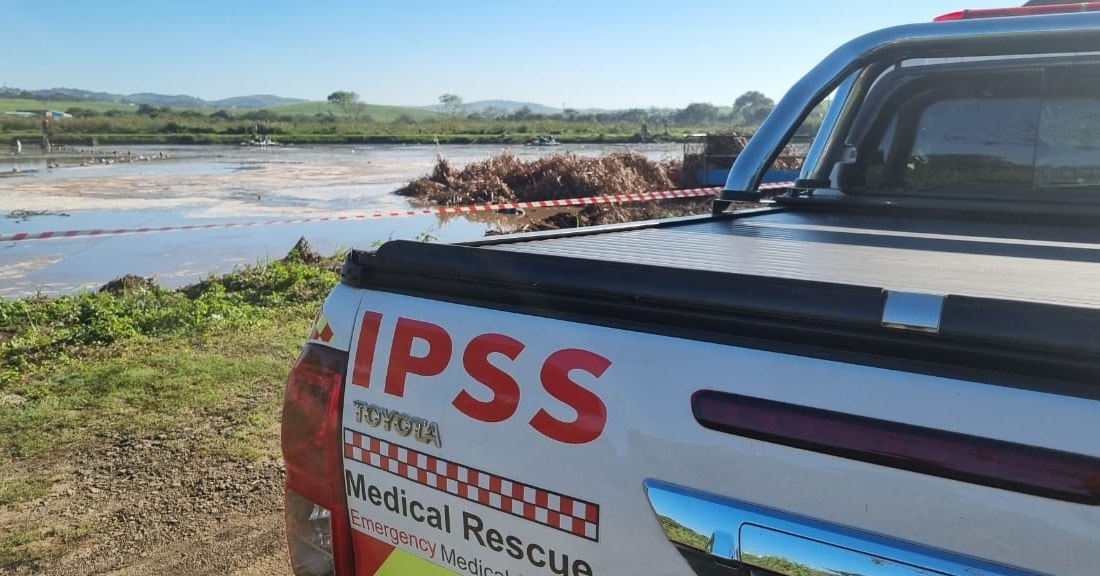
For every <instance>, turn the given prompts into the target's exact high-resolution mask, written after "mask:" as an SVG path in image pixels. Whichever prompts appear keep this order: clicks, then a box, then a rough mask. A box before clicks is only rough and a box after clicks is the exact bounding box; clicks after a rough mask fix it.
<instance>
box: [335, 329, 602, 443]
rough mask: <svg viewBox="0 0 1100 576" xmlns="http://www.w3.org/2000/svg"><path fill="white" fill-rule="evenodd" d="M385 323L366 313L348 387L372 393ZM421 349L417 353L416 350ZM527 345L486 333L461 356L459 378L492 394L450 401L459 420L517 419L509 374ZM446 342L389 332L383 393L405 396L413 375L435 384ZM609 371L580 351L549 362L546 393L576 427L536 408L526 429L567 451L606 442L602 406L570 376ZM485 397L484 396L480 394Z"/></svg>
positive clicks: (543, 372)
mask: <svg viewBox="0 0 1100 576" xmlns="http://www.w3.org/2000/svg"><path fill="white" fill-rule="evenodd" d="M381 321H382V315H381V314H379V313H377V312H366V313H365V314H364V315H363V318H362V330H360V335H359V341H358V343H357V346H356V358H355V366H354V367H353V370H352V373H353V375H354V376H353V378H352V383H353V384H356V385H359V386H364V387H366V386H369V385H370V374H371V369H372V366H373V364H374V356H375V348H376V347H377V344H378V337H379V335H378V333H379V331H380V329H381V323H382V322H381ZM418 343H419V344H420V346H417V344H418ZM526 347H527V346H526V345H525V344H524V343H523V342H520V341H519V340H516V339H515V338H512V337H511V336H506V335H504V334H497V333H489V334H480V335H478V336H475V337H474V338H472V339H471V340H470V341H469V342H467V343H466V345H465V346H464V347H463V349H462V354H461V362H462V368H463V370H464V371H465V372H466V373H467V374H468V375H469V376H470V378H471V379H473V380H474V381H475V382H477V383H478V384H480V385H481V386H483V387H484V388H485V389H486V390H487V391H488V392H489V394H490V396H489V398H488V399H487V400H481V399H479V398H478V396H475V395H474V394H473V393H471V391H470V390H467V389H466V388H465V387H464V388H463V389H462V390H460V391H459V392H458V394H457V395H456V396H455V397H454V399H453V400H452V401H451V405H452V406H454V407H455V408H456V409H457V410H458V411H459V412H462V413H463V414H465V415H466V416H469V417H470V418H473V419H475V420H479V421H481V422H488V423H495V422H505V421H507V420H509V419H511V418H512V417H514V416H515V415H516V412H517V411H518V409H519V401H520V397H521V395H522V389H521V387H520V384H519V382H518V381H516V379H515V378H514V377H513V376H512V375H511V374H510V373H509V368H510V367H512V366H513V365H514V364H515V362H516V361H517V360H518V359H519V358H520V355H521V354H523V351H524V349H526ZM454 350H455V346H454V342H453V340H452V338H451V335H450V334H449V333H448V332H447V331H446V329H444V328H443V327H442V326H439V325H437V324H432V323H431V322H424V321H422V320H414V319H411V318H405V317H401V318H398V319H397V323H396V325H395V327H394V331H393V338H392V343H391V346H390V355H389V362H388V364H387V368H386V374H385V378H384V380H383V382H384V385H383V389H382V391H383V392H385V393H386V394H389V395H391V396H398V397H403V396H404V395H405V384H406V379H407V377H408V376H409V375H410V374H414V375H417V376H427V377H431V376H438V375H440V374H442V373H443V371H444V370H446V369H447V366H449V365H450V363H451V361H452V359H453V358H454V356H455V354H454ZM610 367H611V360H608V359H607V358H605V357H603V356H600V355H599V354H596V353H595V352H591V351H589V350H582V349H580V348H566V349H563V350H558V351H556V352H554V353H552V354H550V355H549V356H548V357H547V358H546V359H545V360H544V361H543V362H542V367H541V369H540V370H539V380H540V383H541V384H542V387H543V389H544V390H545V391H546V393H547V394H549V395H550V396H551V397H552V398H554V399H555V400H557V401H559V402H561V403H562V404H564V405H565V406H567V407H569V408H571V409H572V410H573V411H575V412H576V414H577V416H576V418H574V419H573V420H560V419H558V418H556V417H555V416H554V415H553V414H551V412H550V411H548V410H547V409H546V407H542V408H539V409H538V410H537V411H536V412H535V414H534V415H533V416H531V417H530V419H529V420H528V423H529V424H530V426H531V428H533V429H534V430H536V431H537V432H539V433H540V434H542V435H543V436H546V437H547V438H551V439H553V440H557V441H558V442H562V443H565V444H585V443H588V442H592V441H593V440H596V439H597V438H599V437H600V435H601V434H603V430H604V427H605V426H606V424H607V406H606V405H605V404H604V403H603V400H601V399H600V397H599V396H598V395H596V394H595V393H594V392H592V391H591V390H589V389H587V388H585V387H584V386H582V385H580V384H578V383H577V381H576V380H574V379H573V376H572V375H571V374H572V372H573V371H578V370H579V371H583V372H587V373H588V374H591V375H592V376H593V377H595V378H597V379H598V378H600V377H601V376H603V374H604V373H605V372H606V371H607V369H608V368H610ZM482 395H484V394H482Z"/></svg>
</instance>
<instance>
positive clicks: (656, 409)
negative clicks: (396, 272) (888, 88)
mask: <svg viewBox="0 0 1100 576" xmlns="http://www.w3.org/2000/svg"><path fill="white" fill-rule="evenodd" d="M716 225H725V226H728V225H729V223H728V222H726V223H724V224H722V223H719V224H716ZM706 230H707V228H706V226H701V229H700V231H699V233H700V234H705V233H706ZM755 230H756V232H755V233H756V234H759V235H762V236H765V237H766V236H767V235H769V234H772V235H774V234H777V232H775V231H774V230H775V229H774V228H768V227H767V226H763V225H762V226H759V227H758V228H755ZM746 233H748V232H746ZM832 233H834V232H828V231H819V230H807V229H802V230H801V231H799V232H791V231H790V229H788V230H787V232H784V234H786V235H788V236H790V235H792V234H793V235H795V236H797V235H813V234H832ZM720 236H722V237H725V238H727V239H728V238H733V237H734V235H731V234H728V233H722V234H720ZM686 237H688V235H681V236H678V237H677V238H678V239H679V241H681V242H687V241H686V240H684V238H686ZM592 238H598V236H591V237H587V240H586V237H580V238H577V239H576V240H578V241H582V240H583V241H586V242H588V244H587V245H588V246H592V245H593V242H592V240H591V239H592ZM621 238H627V236H626V235H624V236H622V237H621ZM715 241H718V240H716V239H713V238H711V239H707V240H706V242H703V243H701V244H705V243H712V242H715ZM731 241H732V240H731ZM776 241H777V242H779V243H783V242H788V243H791V242H801V244H800V246H803V247H804V245H807V244H810V243H809V242H804V241H801V240H797V239H792V238H790V237H788V238H786V239H783V238H780V239H778V240H776ZM889 241H890V240H889V237H885V238H884V239H883V240H882V242H883V243H888V242H889ZM930 241H931V239H930ZM629 244H630V243H629V242H627V243H625V244H624V245H629ZM992 244H996V243H995V242H994V243H992ZM538 245H539V243H532V244H531V246H538ZM542 246H543V248H538V250H546V249H550V248H545V247H549V246H553V242H547V243H545V244H542ZM987 246H988V245H987ZM500 249H504V250H522V249H526V248H524V247H523V245H502V246H501V247H500ZM531 249H532V250H535V248H531ZM838 249H839V248H838ZM471 250H472V249H471ZM476 250H478V251H483V249H476ZM753 252H754V253H753V254H750V253H745V252H740V253H734V254H733V255H731V253H730V252H729V251H723V253H724V254H725V257H728V258H736V259H737V261H738V263H739V264H738V267H741V266H752V265H753V264H752V262H753V261H754V260H757V261H759V262H760V264H759V265H760V266H765V265H767V266H771V267H772V268H773V269H774V268H775V267H777V266H782V264H776V261H777V258H778V261H779V262H783V258H784V257H786V258H788V259H789V258H803V257H805V256H800V255H799V251H796V250H792V251H786V252H777V251H775V250H773V251H771V252H772V253H771V254H767V255H765V254H763V253H755V250H754V251H753ZM920 254H921V253H920V252H915V253H914V254H913V257H914V258H920V257H921V256H920ZM598 257H600V258H604V257H607V258H613V257H614V252H607V253H601V255H599V256H598ZM629 257H631V258H633V257H634V255H631V256H629ZM765 258H766V259H767V261H768V262H770V263H769V264H764V263H763V262H764V260H765ZM806 258H807V259H808V261H811V262H813V261H817V262H818V266H817V267H816V268H814V271H815V272H814V273H815V274H827V273H834V272H832V271H834V270H836V269H837V267H835V266H831V265H827V264H832V262H826V261H823V260H820V259H817V258H813V257H806ZM837 258H838V260H837V263H838V264H844V259H843V258H841V257H839V256H837ZM1081 265H1082V266H1083V265H1085V264H1081ZM1087 265H1089V266H1093V265H1095V262H1093V261H1091V260H1090V261H1088V263H1087ZM889 266H893V268H891V270H897V271H899V273H900V272H904V271H905V270H906V269H908V267H907V266H906V265H904V264H901V263H898V262H895V261H893V260H892V259H885V260H884V261H883V267H884V268H888V267H889ZM918 266H919V264H918ZM840 268H843V266H840ZM965 268H966V267H965V266H962V265H960V267H959V268H958V270H960V271H961V270H964V269H965ZM788 270H789V271H790V273H791V274H795V275H797V274H805V272H800V270H803V266H801V265H800V264H791V265H790V267H789V268H788ZM880 271H881V270H880ZM887 277H889V275H888V273H887ZM897 277H898V278H901V277H902V276H897ZM904 277H905V278H907V279H909V280H908V281H911V282H914V283H919V281H920V275H919V274H909V275H905V276H904ZM1032 280H1034V279H1032ZM1036 284H1041V283H1040V282H1037V283H1036ZM912 287H916V288H920V287H921V286H919V285H917V284H913V285H912ZM995 288H996V283H993V282H990V283H989V286H988V289H989V290H993V289H995ZM409 291H410V292H411V291H415V290H414V289H410V290H409ZM975 295H976V296H988V295H989V294H986V293H976V294H975ZM1034 296H1035V299H1043V300H1054V301H1058V302H1064V301H1067V300H1068V299H1070V298H1075V299H1078V300H1079V299H1082V298H1083V299H1086V300H1087V299H1089V298H1092V299H1095V298H1096V295H1095V293H1092V294H1081V293H1079V292H1077V291H1073V290H1067V291H1063V290H1061V288H1059V287H1057V286H1054V285H1053V284H1050V285H1046V284H1044V285H1043V286H1042V288H1041V289H1040V288H1036V289H1035V290H1034ZM441 298H446V296H441ZM527 298H528V301H529V303H530V304H531V305H532V306H537V305H538V300H539V299H540V297H539V295H538V293H537V292H534V293H532V294H530V295H529V296H528V297H527ZM1082 304H1085V305H1087V304H1088V303H1085V302H1082ZM501 307H507V306H503V305H502V306H501ZM577 320H578V319H562V318H550V317H547V315H545V314H543V315H538V316H534V315H529V314H524V313H519V312H518V311H508V310H500V309H497V310H494V309H487V308H483V307H480V306H470V305H466V304H462V303H459V302H446V301H442V300H441V299H436V298H431V299H427V298H421V297H417V296H415V295H409V294H400V293H396V292H390V291H380V290H364V291H362V298H361V303H360V309H359V311H358V314H357V317H356V318H355V324H356V329H355V333H354V336H353V340H352V350H351V359H350V365H349V369H348V374H349V383H348V385H347V387H346V389H345V394H344V400H343V427H344V465H345V473H346V477H345V484H346V490H347V499H348V500H347V501H348V509H349V516H350V521H351V524H352V526H353V529H354V535H355V555H356V566H357V571H358V574H360V575H373V574H382V575H390V574H406V573H409V574H435V573H439V574H445V573H448V572H445V571H443V570H446V571H450V572H453V573H459V574H475V575H480V576H488V575H494V574H510V575H519V574H526V575H534V574H562V575H571V576H581V575H593V574H603V575H610V574H669V575H672V574H692V573H695V572H693V568H692V567H691V566H696V567H700V566H705V567H707V569H716V568H715V566H720V565H721V564H722V562H718V563H717V564H714V565H713V566H712V565H711V564H708V562H710V561H711V560H714V559H716V558H717V559H719V560H721V559H723V558H724V559H726V560H734V561H736V560H740V561H743V562H748V563H750V564H752V563H755V564H756V565H761V566H765V567H770V568H772V569H776V567H777V566H779V564H775V563H776V562H790V563H794V564H795V565H799V564H801V565H802V566H804V567H806V568H808V569H813V570H820V572H805V573H821V574H834V573H858V574H879V573H884V574H885V573H889V574H895V573H898V574H918V573H920V574H929V573H953V572H957V571H956V570H955V568H957V567H959V566H963V565H965V566H968V567H969V568H971V571H970V572H969V573H983V572H982V571H983V570H985V572H984V573H1015V572H1013V571H1012V570H1011V569H1004V570H1001V569H1000V568H999V566H996V565H989V564H985V563H983V561H981V560H976V559H973V558H981V559H985V560H989V561H995V562H998V563H1002V564H1004V565H1009V566H1014V567H1018V568H1020V569H1024V570H1027V571H1033V572H1037V573H1050V574H1091V573H1094V570H1095V567H1096V566H1097V565H1100V508H1098V507H1097V506H1096V504H1097V502H1096V495H1097V492H1098V491H1097V484H1096V483H1097V482H1098V478H1100V477H1098V476H1097V475H1096V474H1097V470H1098V468H1096V462H1097V460H1096V458H1100V445H1098V444H1097V443H1096V441H1095V439H1096V438H1098V437H1100V419H1097V418H1096V414H1097V413H1098V412H1097V409H1098V408H1100V405H1098V403H1097V401H1096V400H1095V399H1092V398H1085V397H1082V395H1080V394H1076V395H1069V394H1064V393H1061V392H1060V391H1058V393H1052V392H1050V391H1047V390H1046V389H1045V388H1044V387H1043V386H1030V385H1018V384H1019V383H1018V382H1016V381H1013V380H1012V379H1010V378H1007V377H1005V378H1003V379H1001V378H1000V377H998V376H997V375H995V374H985V373H982V375H981V377H975V378H972V379H971V378H959V377H950V376H944V375H935V374H931V373H929V372H928V371H913V370H908V369H902V368H903V367H904V366H903V365H901V364H899V365H897V366H890V365H889V363H888V362H861V363H855V362H847V361H840V360H839V359H834V358H830V357H829V356H830V355H829V354H803V353H801V352H802V350H801V348H798V347H791V348H789V349H786V350H785V349H783V347H782V346H779V345H777V346H748V345H746V346H742V345H737V343H735V342H723V341H721V339H720V338H709V339H696V338H685V337H681V336H678V335H675V334H671V333H670V334H661V333H660V330H658V329H652V328H651V329H646V330H628V329H624V328H623V327H615V326H610V325H595V324H592V323H587V322H580V321H577ZM644 321H645V319H644V318H640V319H638V322H639V323H644ZM1001 380H1004V381H1001ZM1054 388H1056V387H1054ZM707 402H710V403H712V404H710V405H708V404H706V403H707ZM737 406H740V407H741V408H745V407H747V408H748V409H749V410H750V411H751V413H752V414H755V415H756V416H760V415H761V414H763V415H766V417H764V418H758V417H756V418H755V419H754V417H753V416H751V415H750V417H748V418H747V419H744V420H742V421H740V422H735V421H733V420H736V414H737V412H736V409H737ZM769 418H770V419H771V420H768V419H769ZM792 418H794V419H797V418H802V422H803V423H807V425H808V426H810V428H809V429H808V430H809V432H807V431H806V430H807V429H806V428H803V430H802V432H801V433H800V434H801V436H798V434H795V433H794V432H792V433H791V435H790V437H785V436H784V434H778V435H777V434H775V431H776V429H782V428H783V427H782V426H780V427H778V428H777V427H775V426H772V427H771V432H770V433H768V432H767V429H768V428H769V425H770V424H774V423H775V422H780V423H793V422H794V420H791V419H792ZM723 419H730V421H729V422H722V420H723ZM716 421H717V422H716ZM837 422H842V423H843V425H844V426H847V428H845V430H847V431H848V437H849V440H851V439H852V437H853V435H855V436H858V438H856V439H855V440H852V441H851V442H850V444H851V445H850V446H848V447H847V451H845V450H839V449H837V445H838V444H843V443H844V442H845V441H846V440H844V438H843V437H842V434H841V432H843V431H842V430H840V429H839V428H837V427H835V426H834V427H833V428H830V426H833V425H834V424H835V423H837ZM813 426H819V427H820V428H819V429H817V430H816V432H815V430H814V428H813ZM751 429H755V432H754V431H753V430H751ZM791 429H792V430H793V429H794V427H793V426H792V427H791ZM762 430H763V431H764V432H761V431H762ZM859 434H863V436H859ZM796 436H798V437H796ZM882 438H885V439H887V440H891V439H892V440H893V441H894V443H893V444H889V442H886V443H883V444H880V443H877V442H878V439H882ZM860 439H862V440H860ZM922 443H923V444H922ZM860 446H863V447H864V452H863V453H861V452H860ZM887 448H890V449H889V450H887ZM875 450H877V451H879V453H877V454H869V453H868V452H867V451H875ZM921 450H924V452H921ZM942 454H948V455H953V458H955V461H954V462H953V463H952V462H948V463H945V462H938V461H937V457H938V455H942ZM871 456H873V457H871ZM922 456H923V457H925V458H927V462H926V461H924V460H922V459H921V458H922ZM1013 458H1016V460H1013ZM906 459H908V461H907V462H906V461H905V460H906ZM983 459H984V460H983ZM925 464H927V465H925ZM985 464H991V465H985ZM952 466H954V467H955V468H956V469H955V470H951V468H952ZM1032 466H1037V467H1038V468H1035V470H1036V474H1034V475H1032V476H1029V475H1028V474H1026V473H1025V471H1026V470H1025V469H1029V467H1032ZM1048 468H1049V470H1048ZM960 470H961V471H962V472H960ZM1043 471H1048V472H1049V471H1054V472H1051V473H1050V474H1047V475H1046V476H1044V474H1043ZM998 475H1001V478H1000V479H999V480H998ZM855 528H858V530H855ZM778 542H782V543H783V545H779V546H774V545H773V544H775V543H778ZM791 542H798V543H799V544H797V545H791ZM853 550H854V551H858V552H859V553H858V554H854V555H853V554H852V551H853ZM700 562H702V564H700ZM769 563H771V564H769ZM788 566H789V565H788ZM917 566H919V567H922V568H920V569H918V568H916V567H917ZM923 569H927V570H924V571H921V570H923ZM699 570H702V568H699ZM698 573H703V572H698ZM712 573H715V574H718V573H724V572H712ZM799 573H801V572H799Z"/></svg>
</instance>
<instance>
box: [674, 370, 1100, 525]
mask: <svg viewBox="0 0 1100 576" xmlns="http://www.w3.org/2000/svg"><path fill="white" fill-rule="evenodd" d="M691 407H692V412H694V414H695V419H696V421H698V422H699V423H700V424H702V425H703V426H704V427H706V428H710V429H712V430H718V431H721V432H725V433H728V434H733V435H737V436H743V437H746V438H752V439H755V440H763V441H765V442H772V443H775V444H782V445H784V446H791V447H793V448H801V449H803V450H811V451H814V452H820V453H822V454H830V455H833V456H839V457H841V458H849V459H852V460H859V461H862V462H869V463H872V464H878V465H880V466H889V467H891V468H899V469H902V470H909V471H912V472H917V473H920V474H928V475H932V476H940V477H943V478H951V479H953V480H959V481H962V482H970V483H972V484H980V485H984V486H990V487H993V488H1000V489H1003V490H1011V491H1015V492H1020V493H1024V494H1031V495H1034V496H1041V497H1044V498H1052V499H1056V500H1064V501H1067V502H1077V503H1080V504H1088V505H1092V506H1097V505H1100V459H1097V458H1094V457H1091V456H1086V455H1083V454H1074V453H1071V452H1062V451H1058V450H1051V449H1048V448H1040V447H1037V446H1028V445H1024V444H1016V443H1012V442H1005V441H1003V440H993V439H991V438H983V437H980V436H970V435H967V434H959V433H955V432H948V431H945V430H937V429H934V428H925V427H921V426H914V425H911V424H902V423H900V422H890V421H887V420H878V419H875V418H867V417H865V416H855V415H852V414H845V413H841V412H832V411H828V410H821V409H817V408H809V407H806V406H800V405H796V404H786V403H782V402H774V401H771V400H763V399H760V398H751V397H748V396H740V395H736V394H727V393H724V392H717V391H712V390H701V391H698V392H696V393H695V394H694V395H693V396H692V400H691Z"/></svg>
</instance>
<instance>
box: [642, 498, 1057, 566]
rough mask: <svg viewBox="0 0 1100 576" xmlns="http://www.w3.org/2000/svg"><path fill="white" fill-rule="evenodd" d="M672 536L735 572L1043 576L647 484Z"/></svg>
mask: <svg viewBox="0 0 1100 576" xmlns="http://www.w3.org/2000/svg"><path fill="white" fill-rule="evenodd" d="M644 486H645V491H646V496H647V497H648V498H649V503H650V506H652V507H653V512H654V513H655V514H656V515H657V519H658V522H659V523H660V526H661V528H662V530H663V531H664V533H665V536H666V537H667V538H668V539H669V541H671V542H672V543H674V544H675V545H677V546H679V547H682V548H691V549H694V550H697V551H699V552H701V553H704V554H706V555H709V556H710V557H712V558H714V559H717V560H720V561H722V564H727V563H728V562H730V561H733V562H735V563H737V564H738V565H740V566H741V567H742V568H745V569H748V572H750V573H751V572H752V569H753V568H757V569H760V570H761V571H766V572H769V573H772V574H779V575H782V576H803V575H805V574H813V575H818V574H820V575H822V576H832V575H837V574H844V575H851V576H1035V575H1036V574H1037V573H1036V572H1028V571H1025V570H1021V569H1019V568H1014V567H1011V566H1005V565H1003V564H998V563H994V562H989V561H986V560H981V559H978V558H973V557H969V556H963V555H960V554H956V553H953V552H948V551H946V550H938V549H933V548H929V547H925V546H921V545H918V544H914V543H911V542H906V541H902V540H897V539H894V538H890V537H887V536H882V535H878V534H872V533H869V532H865V531H862V530H856V529H854V528H848V527H846V526H840V525H837V524H831V523H828V522H823V521H821V520H816V519H813V518H806V517H803V516H798V515H796V514H791V513H788V512H783V511H780V510H775V509H772V508H766V507H763V506H758V505H756V504H751V503H748V502H743V501H739V500H733V499H730V498H725V497H722V496H718V495H716V494H710V493H706V492H701V491H698V490H694V489H691V488H686V487H683V486H677V485H674V484H669V483H666V482H662V481H659V480H646V481H645V482H644Z"/></svg>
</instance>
